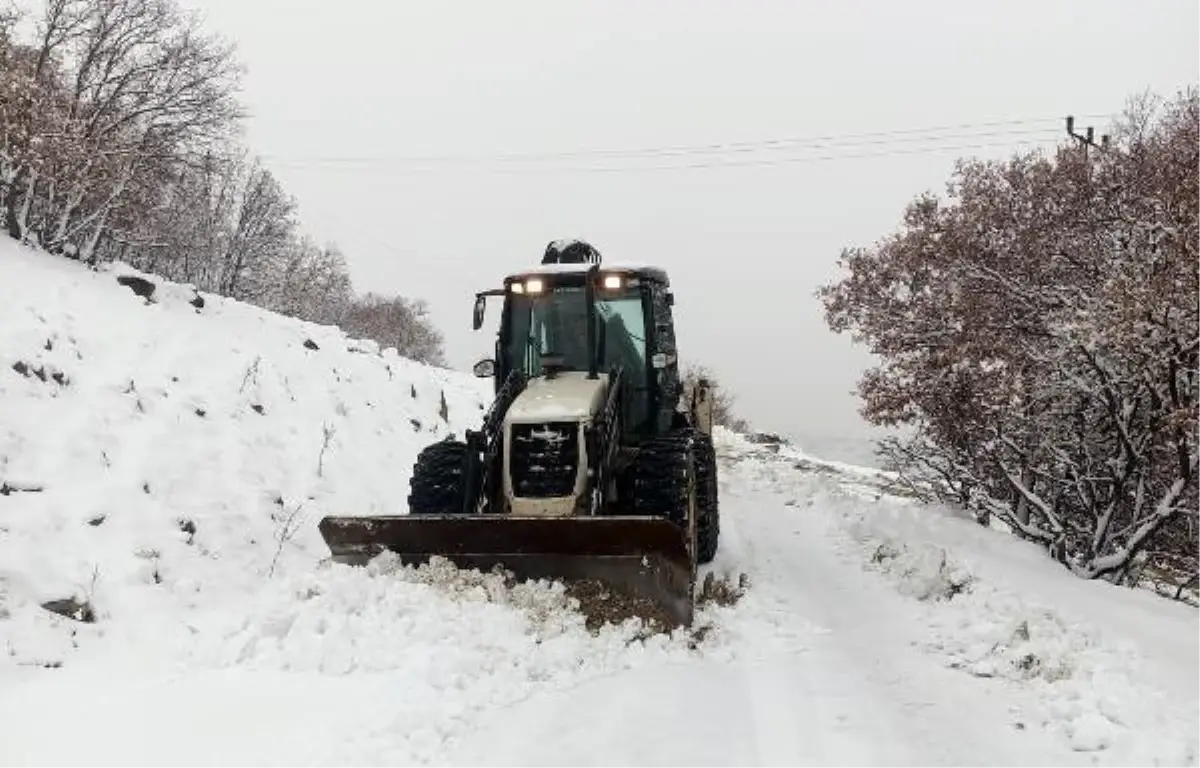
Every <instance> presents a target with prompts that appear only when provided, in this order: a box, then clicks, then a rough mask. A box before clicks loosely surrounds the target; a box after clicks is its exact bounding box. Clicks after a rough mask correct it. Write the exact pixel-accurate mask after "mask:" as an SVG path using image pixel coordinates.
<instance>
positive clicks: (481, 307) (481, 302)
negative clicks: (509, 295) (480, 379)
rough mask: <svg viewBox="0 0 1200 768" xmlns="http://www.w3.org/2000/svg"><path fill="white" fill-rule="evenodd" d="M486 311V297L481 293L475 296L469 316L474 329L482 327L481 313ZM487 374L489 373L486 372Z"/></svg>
mask: <svg viewBox="0 0 1200 768" xmlns="http://www.w3.org/2000/svg"><path fill="white" fill-rule="evenodd" d="M486 311H487V297H486V296H484V295H483V294H482V293H481V294H478V295H476V296H475V313H474V316H473V317H472V318H471V323H472V325H473V326H474V328H475V330H477V331H478V330H479V329H480V328H482V327H483V314H484V312H486ZM488 375H489V376H490V375H491V374H488Z"/></svg>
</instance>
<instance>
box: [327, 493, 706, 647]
mask: <svg viewBox="0 0 1200 768" xmlns="http://www.w3.org/2000/svg"><path fill="white" fill-rule="evenodd" d="M318 528H319V529H320V531H321V535H322V536H323V537H324V538H325V543H326V544H327V545H328V546H329V549H330V551H331V552H332V553H333V557H334V560H336V561H338V562H342V563H348V564H352V565H361V564H364V563H366V562H367V561H368V560H370V559H371V558H373V557H375V556H376V555H378V554H380V553H382V552H383V551H385V550H390V551H392V552H395V553H396V554H397V555H399V556H400V560H401V562H403V563H406V564H412V565H419V564H421V563H424V562H426V561H428V560H429V558H430V557H433V556H435V555H436V556H440V557H444V558H446V559H448V560H450V561H451V562H453V563H454V564H455V565H457V566H458V567H460V568H478V569H479V570H481V571H488V570H490V569H491V568H492V567H494V566H496V565H500V566H501V567H503V568H505V569H507V570H509V571H512V573H513V575H514V576H515V577H516V578H517V579H520V580H527V579H548V580H562V581H568V582H570V581H585V580H596V581H599V582H602V583H604V584H605V585H606V586H608V587H609V588H611V589H613V590H616V591H619V592H624V593H625V594H627V595H630V596H632V597H634V598H640V599H643V600H648V601H650V602H652V603H653V604H654V605H655V606H657V607H658V609H659V612H660V613H661V615H662V616H663V617H665V618H666V619H668V620H669V621H670V622H671V623H673V624H675V625H680V626H686V625H688V624H691V621H692V587H693V584H694V580H695V568H694V564H693V562H692V557H691V554H690V553H689V552H688V547H687V542H686V540H685V538H684V534H683V532H682V531H681V530H680V529H679V528H678V527H677V526H675V525H674V524H672V523H671V522H669V521H667V520H664V519H662V518H654V517H566V518H546V517H512V516H509V515H390V516H384V517H326V518H324V519H323V520H321V522H320V523H319V525H318Z"/></svg>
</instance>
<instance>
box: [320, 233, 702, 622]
mask: <svg viewBox="0 0 1200 768" xmlns="http://www.w3.org/2000/svg"><path fill="white" fill-rule="evenodd" d="M491 298H500V299H502V301H503V306H502V309H501V314H500V322H499V330H498V333H497V336H496V341H495V352H494V356H493V357H491V358H488V359H485V360H481V361H479V362H478V363H476V364H475V366H474V374H475V375H476V376H478V377H481V378H491V379H493V381H494V388H493V391H494V397H493V400H492V403H491V406H490V408H489V409H488V410H487V411H486V412H485V414H484V415H483V418H482V423H481V425H480V427H479V429H476V430H468V431H467V432H466V434H465V435H464V439H461V440H460V439H455V438H454V437H450V438H447V439H444V440H441V441H439V442H435V443H433V444H431V445H428V446H427V447H425V448H424V449H423V450H422V451H421V452H420V453H419V454H418V456H417V459H416V463H415V465H414V466H413V470H412V476H411V479H410V494H409V497H408V505H409V509H408V514H397V515H386V516H377V517H344V516H343V517H336V516H335V517H326V518H324V519H323V520H322V521H321V522H320V524H319V528H320V531H321V533H322V535H323V536H324V538H325V541H326V543H327V545H328V546H329V547H330V550H331V552H332V553H333V557H334V559H335V560H337V561H339V562H344V563H351V564H361V563H364V562H366V561H367V560H369V559H371V558H372V557H374V556H376V555H378V554H379V553H381V552H383V551H384V550H391V551H392V552H395V553H397V554H398V555H399V556H400V558H401V561H402V562H405V563H412V564H420V563H422V562H426V561H428V560H429V558H431V557H434V556H440V557H444V558H446V559H448V560H450V561H451V562H453V563H455V564H456V565H458V566H459V567H466V568H480V569H485V570H486V569H490V568H493V567H495V566H501V567H502V568H504V569H506V570H508V571H509V572H510V573H511V574H512V575H513V576H514V577H516V578H518V579H550V580H561V581H568V582H569V581H572V580H593V581H598V582H600V583H602V584H603V585H605V586H606V587H607V588H609V589H612V590H616V591H618V592H622V593H625V594H627V595H629V596H630V597H633V598H638V599H645V600H649V601H651V602H652V603H653V604H654V605H655V606H657V608H658V609H659V615H660V616H663V617H665V618H666V619H668V620H669V621H670V622H671V623H673V624H676V625H687V624H690V623H691V620H692V614H693V605H694V602H693V592H694V588H695V583H696V573H697V567H698V566H699V565H701V564H705V563H708V562H709V561H711V560H712V559H713V558H714V557H715V555H716V552H717V546H718V541H719V537H720V516H719V511H718V498H717V461H716V452H715V450H714V447H713V436H712V431H713V424H712V399H711V387H710V384H709V382H707V381H704V380H701V381H698V382H697V383H696V384H695V385H694V386H693V389H692V391H690V392H688V393H686V395H687V396H686V397H685V396H684V395H685V393H684V391H683V382H682V379H681V376H680V368H679V359H678V356H677V352H676V344H675V326H674V321H673V317H672V307H673V306H674V296H673V294H672V292H671V290H670V280H669V279H668V276H667V274H666V272H665V271H664V270H662V269H660V268H658V267H654V266H647V265H637V264H612V265H607V264H604V263H603V262H602V259H601V256H600V253H599V252H598V251H597V250H596V249H595V248H594V247H593V246H592V245H590V244H589V243H587V242H584V241H581V240H569V241H554V242H551V243H550V244H549V245H548V246H547V248H546V251H545V253H544V255H543V257H542V261H541V264H539V265H536V266H533V267H531V268H529V269H525V270H522V271H519V272H516V273H514V274H510V275H508V276H507V277H506V278H505V279H504V281H503V286H502V287H500V288H496V289H491V290H486V291H483V292H480V293H477V294H476V297H475V306H474V313H473V326H474V328H475V330H477V331H478V330H479V329H480V328H482V327H483V324H484V319H485V316H486V310H487V302H488V300H489V299H491Z"/></svg>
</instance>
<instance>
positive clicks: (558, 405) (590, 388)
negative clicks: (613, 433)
mask: <svg viewBox="0 0 1200 768" xmlns="http://www.w3.org/2000/svg"><path fill="white" fill-rule="evenodd" d="M607 387H608V378H607V377H604V376H601V377H600V378H596V379H589V378H588V377H587V373H584V372H582V371H563V372H562V373H559V374H558V375H557V376H555V377H554V378H545V377H539V378H536V379H530V380H529V383H528V384H527V385H526V387H525V389H524V391H522V392H521V394H519V395H517V399H516V400H515V401H513V404H512V406H511V407H510V408H509V409H508V415H507V417H506V421H508V422H509V423H526V424H528V423H531V422H538V423H541V422H545V421H583V420H584V419H587V418H588V417H590V416H592V415H593V414H594V413H596V411H598V410H599V409H600V405H601V403H602V402H604V395H605V390H606V389H607Z"/></svg>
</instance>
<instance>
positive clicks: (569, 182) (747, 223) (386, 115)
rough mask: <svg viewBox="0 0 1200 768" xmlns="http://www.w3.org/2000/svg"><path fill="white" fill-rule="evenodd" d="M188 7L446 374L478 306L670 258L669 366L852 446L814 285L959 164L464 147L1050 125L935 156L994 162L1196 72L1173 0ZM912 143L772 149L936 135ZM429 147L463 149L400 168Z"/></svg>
mask: <svg viewBox="0 0 1200 768" xmlns="http://www.w3.org/2000/svg"><path fill="white" fill-rule="evenodd" d="M189 4H190V5H193V6H196V7H199V8H202V9H203V10H204V12H205V14H206V16H207V18H208V26H209V28H210V29H212V30H214V31H217V32H219V33H221V34H223V35H226V36H227V37H229V38H231V39H233V40H234V41H236V42H237V43H238V46H239V49H240V57H241V60H242V61H243V62H244V63H245V65H246V67H247V75H246V78H245V90H244V100H245V103H246V104H247V106H248V108H249V110H250V111H251V113H252V117H251V119H250V121H249V123H248V132H247V140H248V142H249V144H250V146H251V147H252V148H253V149H254V150H256V151H258V152H260V153H263V154H265V155H268V156H269V157H270V158H271V159H270V165H271V166H272V167H273V168H275V169H276V171H277V173H278V175H279V176H280V178H281V180H282V181H283V182H284V184H285V185H286V188H287V189H288V190H289V191H290V192H291V193H292V194H293V195H295V196H296V197H297V198H298V200H299V203H300V206H301V214H302V217H303V220H304V223H305V225H306V228H307V229H308V230H309V231H310V232H311V233H312V234H314V235H315V236H317V237H319V238H320V239H322V240H334V241H336V242H337V243H339V244H340V245H341V246H342V248H343V249H344V250H345V252H346V253H347V256H348V258H349V260H350V266H351V269H352V273H353V276H354V280H355V284H356V288H357V289H358V290H360V291H365V290H373V291H377V292H382V293H389V292H397V293H401V294H404V295H408V296H417V297H422V298H425V299H427V300H428V301H429V302H430V305H431V308H432V311H433V315H434V318H435V320H436V322H437V323H438V325H439V326H440V327H441V329H442V330H443V332H444V333H445V336H446V340H447V349H448V352H449V355H450V357H451V362H452V363H453V364H454V365H456V366H458V367H463V368H465V367H466V366H468V365H469V364H470V363H471V362H473V361H474V360H475V359H477V358H479V357H481V356H484V355H487V354H489V353H490V350H491V338H490V337H489V336H488V335H487V334H486V332H480V333H473V332H472V331H471V327H470V314H471V301H472V297H473V293H474V291H475V290H477V289H483V288H489V287H494V286H495V285H497V284H498V283H499V280H500V277H501V276H502V275H503V274H504V273H505V272H507V271H510V270H515V269H518V268H520V267H522V266H524V265H526V264H531V263H536V262H537V261H538V260H539V259H540V257H541V253H542V250H543V249H544V247H545V245H546V243H547V242H548V241H550V240H552V239H555V238H560V237H581V238H584V239H587V240H589V241H591V242H592V243H593V244H595V245H596V246H597V247H598V248H599V249H600V251H601V252H602V254H604V256H605V257H606V258H607V259H609V260H613V261H617V260H621V261H625V260H638V261H652V262H657V263H659V264H661V265H662V266H664V267H666V268H667V269H668V270H669V271H670V273H671V276H672V280H673V282H674V285H675V291H676V296H677V305H676V307H677V317H678V322H679V339H680V344H681V353H682V354H683V355H684V356H685V358H687V359H691V360H697V361H702V362H705V363H707V364H709V365H710V366H711V367H713V368H714V369H715V370H716V371H717V372H718V373H719V375H720V376H721V378H722V379H723V380H724V381H725V382H726V383H727V384H728V386H730V388H731V389H733V390H734V392H735V394H736V395H737V397H738V405H739V410H740V411H741V412H742V413H743V415H745V416H747V417H748V418H750V419H751V420H752V421H753V422H754V423H755V424H756V425H757V426H759V427H760V428H765V429H772V430H778V431H785V432H791V433H794V434H795V433H800V434H810V435H843V436H852V437H853V436H861V435H865V434H867V433H868V429H867V427H866V425H865V424H863V422H862V421H861V420H860V418H859V417H858V415H857V401H856V399H855V398H854V397H853V395H852V390H853V388H854V385H855V382H856V380H857V378H858V376H859V374H860V373H861V371H862V369H863V368H864V367H865V366H866V365H867V364H868V363H869V359H868V357H867V355H866V353H865V352H864V351H862V350H861V349H856V348H854V347H852V346H851V344H850V341H849V339H848V338H845V337H838V336H835V335H834V334H832V333H831V332H830V331H828V330H827V328H826V327H825V325H824V322H823V320H822V316H821V309H820V304H819V303H818V302H817V300H816V299H815V298H814V297H813V291H814V290H815V289H816V288H817V286H818V285H820V284H821V283H823V282H826V281H828V280H830V279H831V278H833V277H834V276H835V274H836V271H835V261H836V259H837V257H838V253H839V249H840V248H842V247H843V246H850V245H867V244H870V243H871V242H873V241H874V240H876V239H877V238H880V237H882V236H883V235H885V234H888V233H889V232H891V231H893V230H894V229H895V227H896V226H897V224H898V223H899V221H900V217H901V214H902V211H903V207H904V205H905V204H906V203H907V202H908V201H909V200H910V199H911V198H912V197H913V196H914V195H915V194H917V193H918V192H920V191H922V190H925V189H939V190H940V189H941V188H942V185H943V182H944V180H945V179H946V178H947V175H948V172H949V170H950V167H951V165H952V162H953V158H954V156H955V155H956V154H963V153H965V152H966V150H964V151H962V152H958V153H956V152H946V151H943V152H936V153H927V152H925V153H912V154H907V155H895V154H892V155H890V156H883V157H880V156H875V157H860V158H843V159H838V160H826V161H821V162H811V161H809V162H786V163H771V164H764V165H755V166H746V167H737V168H712V167H705V168H690V169H682V170H656V171H648V170H630V168H631V166H644V165H656V166H661V165H663V164H696V163H705V162H707V163H712V162H714V161H715V162H723V161H727V160H729V159H738V160H742V161H744V160H746V159H757V158H759V157H768V155H761V156H760V155H757V154H749V153H738V152H722V153H718V154H717V155H715V156H704V155H690V156H686V157H682V158H669V157H667V158H664V157H657V158H650V159H649V160H646V159H641V160H630V159H627V158H617V159H614V158H603V157H599V158H598V157H594V156H593V157H586V156H585V157H577V158H573V159H569V160H566V161H563V160H560V161H557V162H554V163H549V162H545V161H544V160H543V161H541V162H533V161H529V160H525V161H521V162H509V163H508V164H504V163H498V162H495V161H494V159H493V160H491V161H486V162H484V161H479V160H475V161H469V160H464V159H463V158H464V157H477V156H479V155H484V156H488V155H492V156H494V155H497V154H508V153H540V154H545V153H553V152H564V151H565V152H570V151H577V150H603V149H640V148H647V147H664V146H679V145H688V146H692V145H703V144H728V143H736V142H747V141H760V140H768V139H777V138H788V137H822V136H829V135H846V134H862V133H867V132H879V131H896V130H904V129H912V128H925V127H930V126H948V125H963V124H978V123H985V122H993V121H1009V120H1035V119H1041V120H1043V122H1040V123H1028V124H1021V125H1012V126H1004V127H1001V128H994V127H993V128H974V129H971V130H972V131H983V132H988V131H990V132H995V131H997V130H1009V131H1011V130H1014V129H1017V130H1026V131H1027V130H1030V129H1037V128H1045V129H1048V131H1047V133H1045V134H1034V135H1027V134H1019V135H992V136H988V137H985V138H975V139H970V138H968V139H958V140H949V141H943V142H941V145H961V144H975V143H986V142H1002V143H1003V146H1001V147H999V148H990V149H983V150H971V151H974V152H989V153H991V154H996V153H999V154H1001V155H1003V154H1007V153H1008V152H1009V151H1010V150H1011V149H1014V148H1016V147H1017V146H1018V142H1020V141H1028V140H1038V141H1042V142H1046V141H1049V142H1053V141H1055V140H1057V139H1059V138H1060V137H1062V136H1064V134H1063V132H1062V131H1063V129H1062V122H1061V118H1062V116H1064V115H1066V114H1068V113H1074V114H1076V115H1103V114H1110V113H1113V112H1116V111H1119V110H1120V108H1121V107H1122V105H1123V104H1124V102H1125V100H1126V98H1127V97H1128V96H1130V95H1132V94H1133V93H1134V92H1136V91H1139V90H1142V89H1145V88H1151V89H1153V90H1155V91H1158V92H1160V93H1164V94H1170V93H1173V92H1174V91H1175V90H1177V89H1179V88H1182V87H1186V86H1187V85H1188V84H1191V83H1195V82H1196V81H1197V80H1198V79H1200V77H1198V73H1197V69H1198V66H1200V64H1198V57H1200V52H1198V42H1197V39H1198V34H1200V33H1198V26H1200V10H1198V9H1200V4H1197V3H1195V2H1189V1H1187V0H1140V1H1139V2H1134V1H1133V0H1121V1H1118V0H1092V1H1091V2H1083V0H1070V1H1069V2H1067V1H1062V0H1040V1H1038V2H1028V1H1024V2H1012V1H1011V0H1010V1H1009V2H999V0H991V1H989V2H969V3H965V2H917V1H915V0H905V2H902V3H901V2H882V0H876V2H854V1H851V2H839V3H830V2H808V1H802V0H781V1H778V2H763V1H760V2H754V3H734V2H732V1H726V2H713V1H711V0H705V1H697V0H687V1H686V2H685V1H684V0H672V1H670V2H667V1H665V0H660V1H658V2H654V3H645V2H633V0H620V1H618V2H613V1H611V0H610V2H605V3H600V2H592V3H583V2H571V1H570V0H541V1H538V2H535V1H533V0H528V1H526V0H520V1H518V0H506V2H503V3H500V2H482V1H479V2H455V1H454V0H439V1H438V2H434V1H433V0H426V1H425V2H416V1H415V0H404V1H401V0H371V1H368V0H338V1H337V2H333V1H332V0H190V2H189ZM1081 122H1082V124H1083V125H1087V124H1089V123H1092V124H1096V125H1097V128H1098V130H1099V128H1101V127H1102V124H1101V123H1100V122H1098V121H1096V120H1091V121H1081ZM1055 129H1057V130H1058V131H1059V132H1058V133H1057V134H1056V133H1055V132H1054V131H1055ZM959 133H961V131H960V132H959ZM900 138H904V139H905V141H904V142H897V141H896V140H897V139H900ZM913 138H915V137H913V136H911V135H910V136H907V137H905V136H903V135H899V134H891V135H886V136H882V137H874V138H872V139H870V141H872V142H875V143H873V144H868V145H861V144H860V145H858V146H855V147H852V148H848V149H830V148H826V149H817V150H815V151H814V150H812V149H808V150H804V151H800V150H796V149H792V150H790V151H789V152H785V153H782V154H780V153H776V154H775V155H770V157H780V156H790V157H792V158H797V157H805V156H808V157H813V156H817V157H820V156H828V155H831V154H835V155H836V154H842V155H845V154H866V153H872V154H878V153H889V152H892V153H894V152H895V151H897V150H899V149H907V150H912V149H915V148H922V147H928V146H929V143H924V144H921V143H912V141H911V140H912V139H913ZM428 156H452V157H455V158H458V160H455V161H453V162H448V161H441V162H436V163H429V162H426V163H414V162H412V161H411V160H405V159H404V158H413V157H417V158H420V157H428ZM377 158H383V159H382V160H379V159H377ZM331 159H333V160H336V162H331ZM356 159H357V160H356ZM363 159H365V160H368V161H369V162H362V161H361V160H363ZM596 167H608V168H613V167H616V168H618V169H623V170H616V171H596V170H587V169H588V168H592V169H594V168H596ZM493 320H494V314H493ZM489 327H490V326H489Z"/></svg>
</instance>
